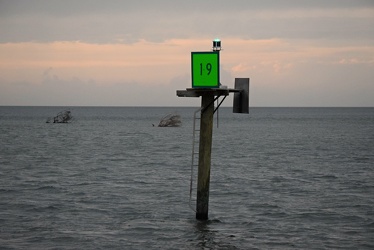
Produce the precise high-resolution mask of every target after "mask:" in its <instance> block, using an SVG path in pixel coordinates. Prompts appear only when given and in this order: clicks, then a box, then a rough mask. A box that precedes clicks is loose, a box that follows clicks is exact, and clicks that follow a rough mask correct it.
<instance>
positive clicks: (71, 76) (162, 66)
mask: <svg viewBox="0 0 374 250" xmlns="http://www.w3.org/2000/svg"><path fill="white" fill-rule="evenodd" d="M373 27H374V1H373V0H349V1H348V0H329V1H326V0H313V1H311V0H279V1H273V0H261V1H258V0H253V1H251V0H232V1H227V0H226V1H225V0H216V1H211V0H189V1H178V0H153V1H151V0H149V1H145V0H126V1H120V0H118V1H111V0H107V1H99V0H91V1H88V0H80V1H77V0H73V1H70V0H64V1H61V0H44V1H40V0H0V105H54V106H60V105H62V106H86V105H88V106H199V105H200V100H199V99H198V98H178V97H177V96H176V90H178V89H186V88H189V87H191V65H190V63H191V62H190V58H191V57H190V53H191V52H192V51H209V50H211V46H212V40H213V39H215V38H220V39H221V41H222V47H223V50H222V51H221V56H220V59H221V83H222V84H223V85H227V86H228V87H233V84H234V79H235V77H249V78H250V79H251V80H250V81H251V83H250V84H251V86H250V105H251V106H257V107H263V106H281V107H284V106H291V107H295V106H297V107H300V106H302V107H305V106H354V107H357V106H371V107H373V106H374V28H373ZM225 105H226V106H231V105H232V102H231V101H230V100H227V101H225Z"/></svg>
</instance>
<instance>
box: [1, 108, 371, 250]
mask: <svg viewBox="0 0 374 250" xmlns="http://www.w3.org/2000/svg"><path fill="white" fill-rule="evenodd" d="M64 109H66V108H64V107H0V248H1V249H374V108H251V109H250V114H249V115H244V114H232V112H231V109H229V108H220V110H219V120H218V123H217V121H216V120H215V125H214V129H213V148H212V166H211V183H210V201H209V220H208V221H197V220H196V219H195V213H194V212H193V211H192V210H191V209H190V208H189V205H188V201H189V185H190V182H189V181H190V162H191V144H192V142H191V140H192V120H193V119H192V117H193V112H194V110H195V109H197V108H150V107H149V108H148V107H69V108H68V109H69V110H70V111H71V112H72V115H73V116H74V120H73V121H72V122H71V123H69V124H51V123H46V120H47V118H48V117H52V116H54V115H55V114H57V113H58V112H59V111H62V110H64ZM172 112H177V113H178V114H180V115H181V117H182V126H181V127H178V128H159V127H157V126H155V127H153V126H152V124H155V125H157V124H158V122H159V120H160V119H161V118H162V117H163V116H165V115H167V114H169V113H172ZM217 125H218V127H217ZM195 172H196V171H195ZM195 183H196V182H195ZM194 191H196V188H195V187H194Z"/></svg>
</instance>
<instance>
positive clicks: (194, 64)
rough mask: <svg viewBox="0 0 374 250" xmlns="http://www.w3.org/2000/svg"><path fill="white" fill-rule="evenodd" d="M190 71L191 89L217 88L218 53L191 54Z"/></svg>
mask: <svg viewBox="0 0 374 250" xmlns="http://www.w3.org/2000/svg"><path fill="white" fill-rule="evenodd" d="M191 71H192V87H193V88H218V87H219V52H218V51H213V52H192V53H191Z"/></svg>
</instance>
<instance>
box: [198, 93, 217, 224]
mask: <svg viewBox="0 0 374 250" xmlns="http://www.w3.org/2000/svg"><path fill="white" fill-rule="evenodd" d="M213 102H214V95H213V92H212V91H206V92H205V93H204V94H203V95H202V99H201V107H203V109H202V111H201V116H200V117H201V118H200V143H199V168H198V177H197V196H196V219H198V220H207V219H208V207H209V184H210V162H211V152H212V135H213V114H214V105H213Z"/></svg>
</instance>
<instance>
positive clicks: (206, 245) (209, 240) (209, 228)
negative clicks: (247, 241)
mask: <svg viewBox="0 0 374 250" xmlns="http://www.w3.org/2000/svg"><path fill="white" fill-rule="evenodd" d="M221 224H222V222H221V221H219V220H208V221H195V222H194V228H195V233H196V239H197V243H196V246H197V247H198V249H238V248H237V247H236V246H235V244H234V243H235V242H234V239H235V236H234V235H222V234H221V232H220V230H219V227H220V226H221Z"/></svg>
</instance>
